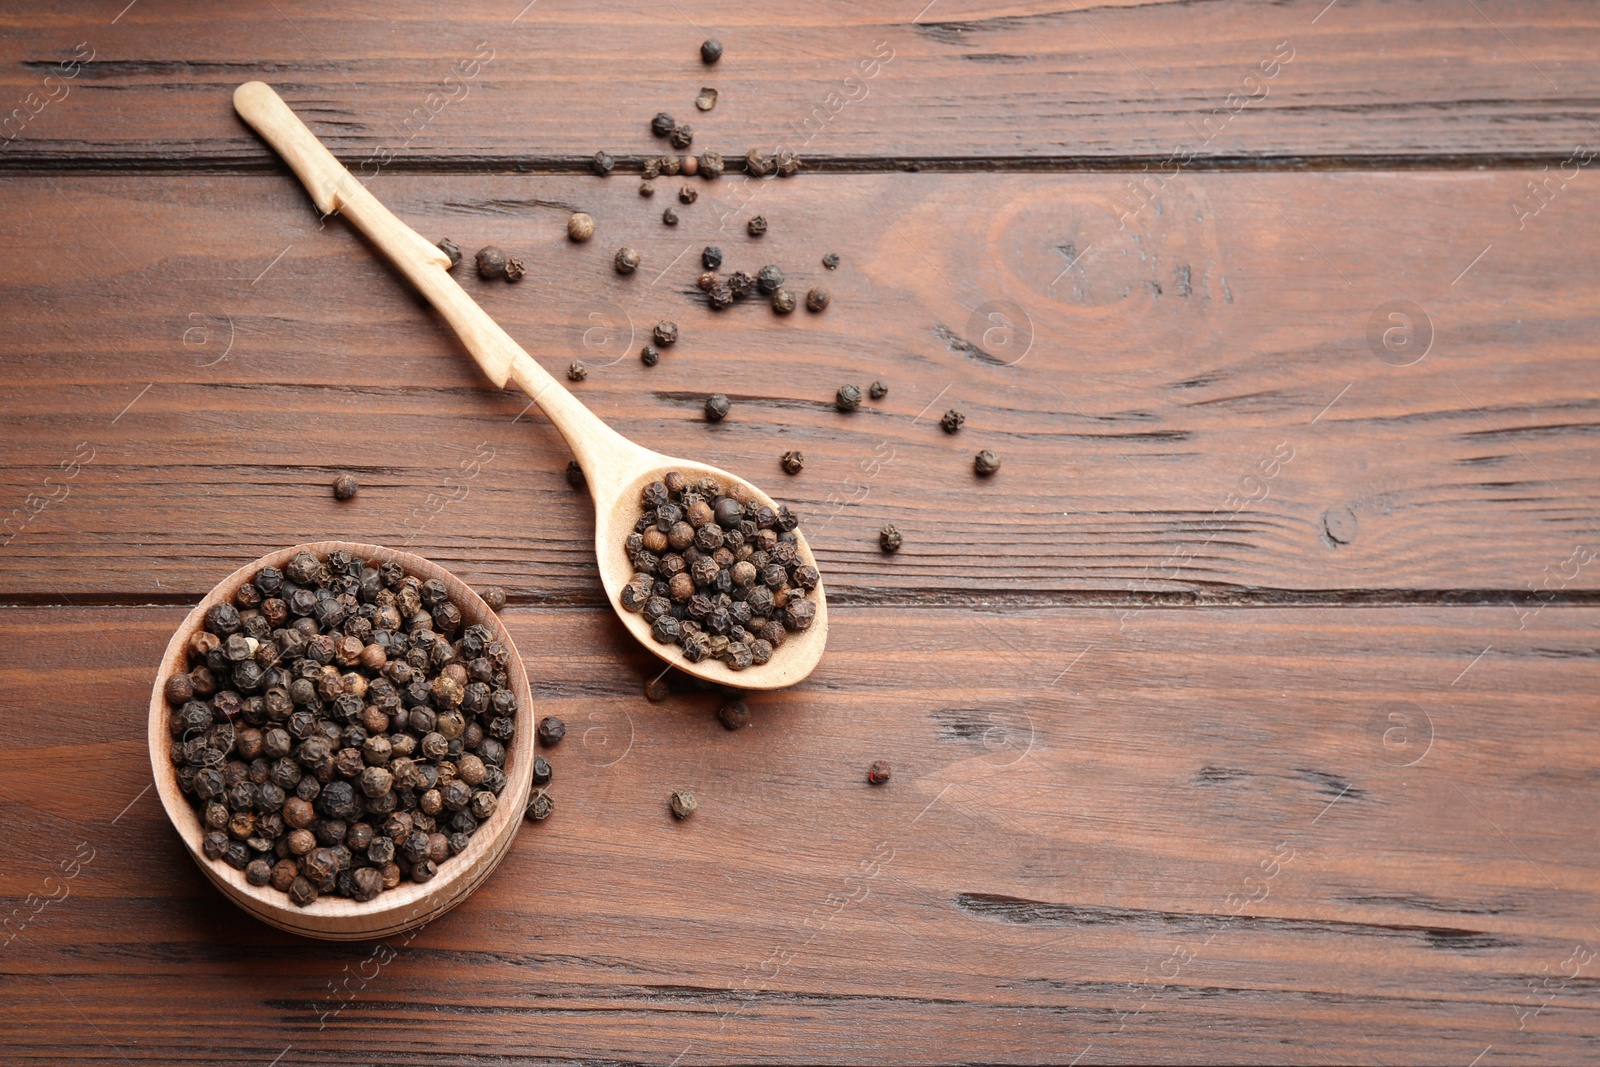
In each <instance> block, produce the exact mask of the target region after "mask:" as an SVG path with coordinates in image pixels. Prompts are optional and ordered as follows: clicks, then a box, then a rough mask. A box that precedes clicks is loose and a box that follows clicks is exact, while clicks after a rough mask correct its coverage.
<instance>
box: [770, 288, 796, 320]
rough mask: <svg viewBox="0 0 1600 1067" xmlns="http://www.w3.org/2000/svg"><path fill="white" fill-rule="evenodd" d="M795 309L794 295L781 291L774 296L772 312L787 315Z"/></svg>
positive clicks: (784, 290) (785, 290) (787, 291)
mask: <svg viewBox="0 0 1600 1067" xmlns="http://www.w3.org/2000/svg"><path fill="white" fill-rule="evenodd" d="M794 309H795V299H794V294H793V293H791V292H790V291H789V290H787V289H779V290H778V291H777V292H775V293H773V294H772V310H773V311H775V312H777V313H778V314H779V315H787V314H789V312H791V311H793V310H794Z"/></svg>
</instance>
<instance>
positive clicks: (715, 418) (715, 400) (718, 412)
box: [706, 393, 733, 422]
mask: <svg viewBox="0 0 1600 1067" xmlns="http://www.w3.org/2000/svg"><path fill="white" fill-rule="evenodd" d="M732 407H733V405H732V404H730V403H729V402H728V398H727V397H725V396H723V395H722V394H721V393H712V394H711V395H710V396H708V397H706V421H707V422H721V421H722V420H723V419H725V418H727V417H728V411H729V409H730V408H732Z"/></svg>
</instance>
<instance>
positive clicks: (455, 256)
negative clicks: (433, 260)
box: [439, 237, 461, 270]
mask: <svg viewBox="0 0 1600 1067" xmlns="http://www.w3.org/2000/svg"><path fill="white" fill-rule="evenodd" d="M439 251H441V252H443V253H444V254H445V255H446V256H449V257H450V266H449V267H446V268H445V270H450V269H451V268H453V267H454V266H455V265H456V264H457V263H460V262H461V246H460V245H458V244H456V243H455V242H454V241H452V240H450V238H448V237H446V238H445V239H444V240H442V241H440V242H439Z"/></svg>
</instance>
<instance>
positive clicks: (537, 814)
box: [524, 789, 556, 822]
mask: <svg viewBox="0 0 1600 1067" xmlns="http://www.w3.org/2000/svg"><path fill="white" fill-rule="evenodd" d="M555 810H556V805H555V801H553V800H551V799H550V794H549V793H546V792H545V791H544V790H543V789H541V790H539V791H538V792H537V793H535V794H533V796H531V797H529V798H528V807H527V810H526V811H525V812H524V814H525V815H526V816H527V817H528V818H529V819H531V820H532V821H534V822H544V821H545V820H546V819H548V818H549V817H550V813H551V812H553V811H555Z"/></svg>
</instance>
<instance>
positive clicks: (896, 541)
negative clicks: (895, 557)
mask: <svg viewBox="0 0 1600 1067" xmlns="http://www.w3.org/2000/svg"><path fill="white" fill-rule="evenodd" d="M901 543H902V538H901V537H900V531H899V530H898V529H896V528H895V527H894V525H893V524H885V526H884V527H883V529H881V530H879V531H878V547H879V548H881V549H883V550H884V551H885V552H888V553H895V552H898V551H900V545H901Z"/></svg>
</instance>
